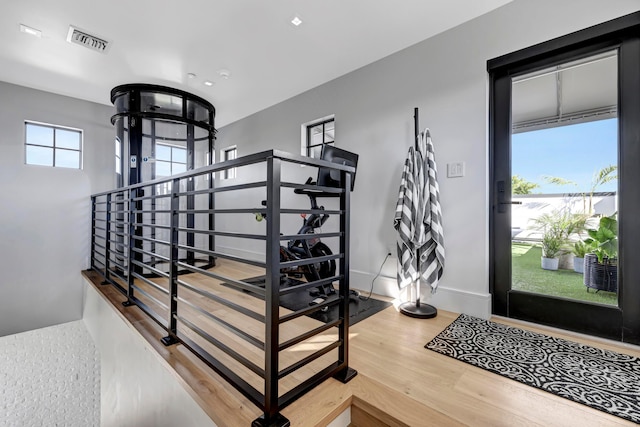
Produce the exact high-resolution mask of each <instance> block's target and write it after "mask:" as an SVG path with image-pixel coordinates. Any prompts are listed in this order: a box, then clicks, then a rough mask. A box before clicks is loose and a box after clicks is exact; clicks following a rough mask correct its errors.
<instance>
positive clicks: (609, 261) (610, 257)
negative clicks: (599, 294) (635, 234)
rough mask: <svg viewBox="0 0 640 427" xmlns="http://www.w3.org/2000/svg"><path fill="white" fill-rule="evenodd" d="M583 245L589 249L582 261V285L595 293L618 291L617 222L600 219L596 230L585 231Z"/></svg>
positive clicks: (610, 219) (605, 218)
mask: <svg viewBox="0 0 640 427" xmlns="http://www.w3.org/2000/svg"><path fill="white" fill-rule="evenodd" d="M587 232H588V233H589V237H588V238H587V239H585V241H584V242H585V244H586V245H588V246H589V247H590V248H591V251H590V253H588V254H586V255H585V259H584V284H585V286H586V287H587V290H589V288H591V289H595V290H596V291H600V290H603V291H609V292H617V291H618V221H617V220H616V219H615V218H614V217H613V216H605V217H602V218H600V222H599V224H598V228H597V229H593V230H587Z"/></svg>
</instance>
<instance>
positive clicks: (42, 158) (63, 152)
mask: <svg viewBox="0 0 640 427" xmlns="http://www.w3.org/2000/svg"><path fill="white" fill-rule="evenodd" d="M25 154H26V155H25V163H26V164H28V165H40V166H51V167H59V168H72V169H81V168H82V131H81V130H79V129H70V128H64V127H60V126H54V125H47V124H42V123H35V122H25Z"/></svg>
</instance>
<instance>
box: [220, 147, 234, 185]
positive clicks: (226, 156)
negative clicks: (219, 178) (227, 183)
mask: <svg viewBox="0 0 640 427" xmlns="http://www.w3.org/2000/svg"><path fill="white" fill-rule="evenodd" d="M237 158H238V148H237V147H236V146H235V145H234V146H233V147H227V148H223V149H222V161H223V162H226V161H227V160H233V159H237ZM235 177H236V168H231V169H225V171H224V173H223V178H224V179H232V178H235Z"/></svg>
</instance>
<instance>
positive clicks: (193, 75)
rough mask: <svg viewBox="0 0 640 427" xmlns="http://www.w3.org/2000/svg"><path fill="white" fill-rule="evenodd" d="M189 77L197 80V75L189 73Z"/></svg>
mask: <svg viewBox="0 0 640 427" xmlns="http://www.w3.org/2000/svg"><path fill="white" fill-rule="evenodd" d="M187 77H188V78H190V79H195V78H196V75H195V74H194V73H187Z"/></svg>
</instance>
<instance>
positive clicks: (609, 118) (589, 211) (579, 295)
mask: <svg viewBox="0 0 640 427" xmlns="http://www.w3.org/2000/svg"><path fill="white" fill-rule="evenodd" d="M617 76H618V54H617V50H611V51H607V52H603V53H599V54H597V55H590V56H588V57H585V58H580V59H577V60H572V61H568V62H563V63H560V64H557V65H554V66H552V67H548V68H544V69H542V70H538V71H535V72H531V73H526V74H523V75H520V76H516V77H513V78H512V79H511V114H512V125H511V150H510V153H511V159H510V162H511V201H512V203H513V204H512V206H511V230H512V231H511V272H512V276H511V289H512V290H518V291H522V292H530V293H535V294H540V295H547V296H552V297H558V298H566V299H570V300H575V301H585V302H592V303H598V304H606V305H611V306H618V288H617V277H618V268H617V261H618V222H617V214H618V118H617V111H618V77H617ZM585 267H586V268H585Z"/></svg>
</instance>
